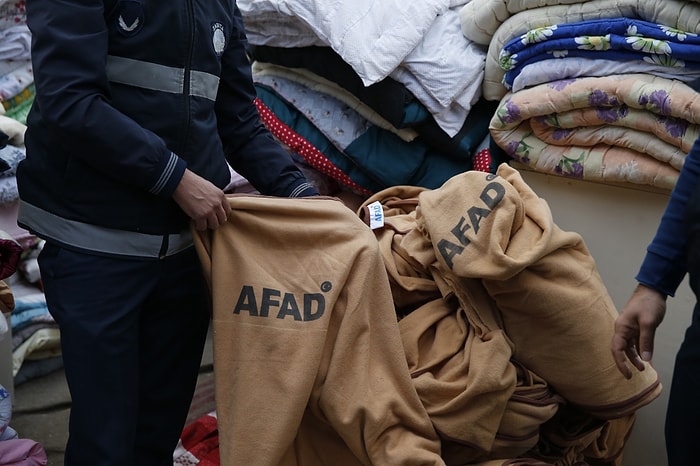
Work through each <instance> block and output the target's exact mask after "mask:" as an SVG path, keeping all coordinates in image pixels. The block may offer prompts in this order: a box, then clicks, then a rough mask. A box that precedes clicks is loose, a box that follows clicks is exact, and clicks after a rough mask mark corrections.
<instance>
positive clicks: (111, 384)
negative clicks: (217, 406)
mask: <svg viewBox="0 0 700 466" xmlns="http://www.w3.org/2000/svg"><path fill="white" fill-rule="evenodd" d="M39 265H40V268H41V277H42V282H43V285H44V289H45V294H46V300H47V304H48V307H49V311H50V312H51V314H52V315H53V317H54V319H55V320H56V322H57V323H58V324H59V328H60V331H61V348H62V352H63V361H64V368H65V373H66V379H67V382H68V387H69V389H70V394H71V398H72V405H71V412H70V424H69V438H68V444H67V446H66V454H65V465H66V466H166V465H168V466H171V465H172V461H173V459H172V458H173V450H174V448H175V446H176V444H177V441H178V438H179V436H180V434H181V432H182V429H183V426H184V422H185V419H186V417H187V413H188V410H189V406H190V402H191V401H192V395H193V393H194V388H195V385H196V382H197V375H198V372H199V366H200V363H201V357H202V350H203V348H204V343H205V341H206V334H207V329H208V325H209V317H210V311H209V309H210V306H209V300H208V297H207V289H206V286H205V283H204V281H203V278H202V273H201V265H200V263H199V261H198V258H197V256H196V252H195V250H194V248H190V249H189V250H187V251H185V252H182V253H180V254H177V255H175V256H171V257H168V258H165V259H162V260H123V259H117V258H110V257H101V256H95V255H87V254H81V253H77V252H74V251H70V250H68V249H64V248H60V247H57V246H53V245H50V244H46V246H45V247H44V249H43V251H42V252H41V254H40V256H39Z"/></svg>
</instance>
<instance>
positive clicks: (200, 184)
mask: <svg viewBox="0 0 700 466" xmlns="http://www.w3.org/2000/svg"><path fill="white" fill-rule="evenodd" d="M173 199H174V200H175V202H177V204H178V205H179V206H180V208H181V209H182V210H183V211H184V212H185V213H186V214H187V215H188V216H189V217H190V218H191V219H192V221H193V222H194V225H195V228H196V229H197V230H200V231H201V230H206V229H207V228H210V229H212V230H213V229H215V228H218V227H220V226H221V225H223V224H224V223H225V222H226V220H227V219H228V215H229V214H230V213H231V206H230V205H229V203H228V200H227V199H226V194H224V192H223V191H222V190H221V189H219V188H218V187H216V186H215V185H214V184H213V183H211V182H210V181H208V180H206V179H204V178H202V177H201V176H199V175H197V174H195V173H194V172H192V171H190V170H185V174H184V175H183V176H182V180H180V184H178V186H177V188H176V189H175V192H174V193H173Z"/></svg>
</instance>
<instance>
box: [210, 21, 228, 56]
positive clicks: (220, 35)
mask: <svg viewBox="0 0 700 466" xmlns="http://www.w3.org/2000/svg"><path fill="white" fill-rule="evenodd" d="M211 42H212V45H213V46H214V53H216V54H217V55H221V54H222V53H224V49H225V48H226V34H224V26H223V24H221V23H214V24H212V26H211Z"/></svg>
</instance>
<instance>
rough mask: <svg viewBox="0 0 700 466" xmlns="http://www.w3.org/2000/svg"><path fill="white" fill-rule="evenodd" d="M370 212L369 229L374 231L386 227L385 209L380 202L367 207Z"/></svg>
mask: <svg viewBox="0 0 700 466" xmlns="http://www.w3.org/2000/svg"><path fill="white" fill-rule="evenodd" d="M367 209H368V210H369V227H370V228H371V229H372V230H376V229H377V228H382V227H384V209H383V208H382V204H381V203H380V202H379V201H375V202H373V203H371V204H368V205H367Z"/></svg>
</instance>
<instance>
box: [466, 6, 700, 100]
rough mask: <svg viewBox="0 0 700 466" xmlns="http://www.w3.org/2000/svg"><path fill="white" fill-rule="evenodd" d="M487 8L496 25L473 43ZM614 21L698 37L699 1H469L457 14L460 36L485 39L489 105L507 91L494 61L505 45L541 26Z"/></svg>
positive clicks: (484, 87) (484, 24)
mask: <svg viewBox="0 0 700 466" xmlns="http://www.w3.org/2000/svg"><path fill="white" fill-rule="evenodd" d="M482 7H483V8H486V10H484V11H483V12H482V10H480V8H482ZM489 10H492V11H494V12H495V11H496V10H498V11H500V13H499V14H498V15H496V14H495V13H494V19H493V20H494V21H496V22H495V23H493V24H491V27H490V28H489V31H491V32H489V33H488V34H487V35H486V37H482V38H481V39H479V37H477V36H479V35H480V33H478V32H479V31H480V30H483V29H484V28H487V26H488V24H489V21H486V20H484V21H480V20H479V19H478V18H480V15H481V14H485V13H486V12H488V11H489ZM501 10H503V11H501ZM477 11H479V12H480V13H477ZM501 13H503V14H502V15H501ZM616 18H632V19H640V20H644V21H647V22H651V23H656V24H660V25H665V26H669V27H671V28H673V29H678V30H680V31H687V32H688V33H695V34H698V33H700V1H687V0H588V1H578V2H572V1H571V0H472V1H471V2H470V3H467V4H466V5H465V6H464V7H462V10H461V11H460V22H461V26H462V32H463V33H464V34H465V35H466V36H467V37H468V38H470V39H472V40H474V41H475V42H478V43H483V39H486V38H487V37H488V42H487V44H488V53H487V55H486V60H485V63H484V79H483V82H482V93H483V96H484V98H486V99H487V100H495V101H498V100H500V99H501V98H502V97H503V96H504V95H505V94H506V92H507V91H508V89H507V88H506V87H505V86H504V85H503V78H504V75H505V72H506V70H504V69H503V68H502V67H501V62H500V61H499V58H500V55H501V52H502V50H503V48H504V47H505V45H506V44H507V43H508V42H509V41H511V40H513V39H514V38H517V37H520V36H521V35H523V34H526V33H528V32H529V31H532V30H536V29H538V28H543V27H547V26H553V25H564V24H567V23H578V22H582V21H591V20H609V19H616ZM477 23H478V24H477ZM477 39H479V40H481V42H479V40H477Z"/></svg>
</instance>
